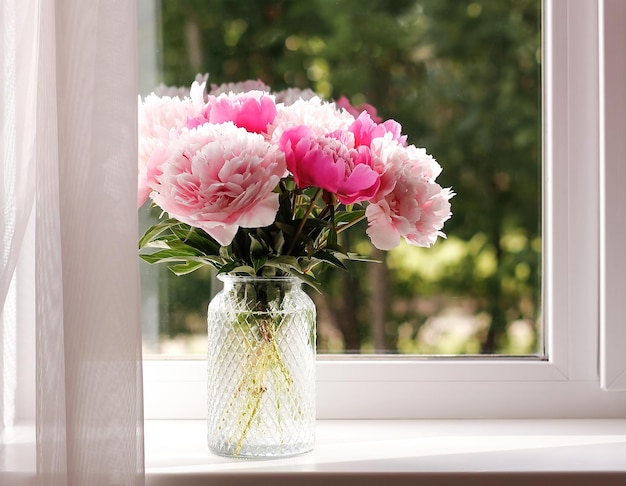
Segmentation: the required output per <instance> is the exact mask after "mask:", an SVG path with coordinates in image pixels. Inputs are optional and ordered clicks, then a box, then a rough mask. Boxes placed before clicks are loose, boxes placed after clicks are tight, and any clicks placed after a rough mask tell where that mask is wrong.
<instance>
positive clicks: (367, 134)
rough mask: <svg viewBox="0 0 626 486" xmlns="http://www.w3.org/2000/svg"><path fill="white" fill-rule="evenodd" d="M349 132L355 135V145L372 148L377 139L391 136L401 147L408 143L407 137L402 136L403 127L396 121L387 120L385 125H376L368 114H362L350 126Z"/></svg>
mask: <svg viewBox="0 0 626 486" xmlns="http://www.w3.org/2000/svg"><path fill="white" fill-rule="evenodd" d="M349 130H350V131H351V132H352V133H353V134H354V143H355V144H356V145H357V146H358V145H366V146H368V147H369V146H370V145H371V143H372V140H374V139H375V138H381V137H384V136H385V135H386V134H387V133H390V134H391V138H392V140H396V141H397V142H398V143H400V144H401V145H404V144H405V143H406V135H402V127H401V126H400V124H399V123H398V122H396V121H394V120H387V121H386V122H384V123H376V122H375V121H374V120H372V118H371V117H370V115H369V114H368V113H367V112H365V111H364V112H362V113H361V114H360V115H359V117H358V118H357V119H356V120H355V121H354V123H353V124H352V125H351V126H350V128H349Z"/></svg>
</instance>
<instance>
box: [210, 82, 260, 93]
mask: <svg viewBox="0 0 626 486" xmlns="http://www.w3.org/2000/svg"><path fill="white" fill-rule="evenodd" d="M248 91H263V92H265V93H269V92H270V87H269V86H268V85H266V84H265V83H264V82H263V81H261V80H253V79H249V80H247V81H241V82H238V83H223V84H220V85H216V84H212V85H211V91H210V92H209V94H210V95H212V96H219V95H221V94H230V93H234V94H239V93H247V92H248Z"/></svg>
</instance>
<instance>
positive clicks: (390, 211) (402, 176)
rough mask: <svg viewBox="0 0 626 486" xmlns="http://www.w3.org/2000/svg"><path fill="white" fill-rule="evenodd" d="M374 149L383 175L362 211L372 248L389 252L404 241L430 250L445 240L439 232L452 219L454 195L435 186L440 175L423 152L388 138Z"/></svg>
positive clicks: (428, 156)
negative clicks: (440, 240) (430, 247)
mask: <svg viewBox="0 0 626 486" xmlns="http://www.w3.org/2000/svg"><path fill="white" fill-rule="evenodd" d="M373 145H374V146H373V147H372V151H373V152H374V154H375V157H380V159H381V160H382V161H383V163H384V172H383V174H382V175H381V185H380V190H379V192H378V193H377V194H376V195H375V196H374V197H373V199H372V200H371V201H370V204H369V205H368V206H367V208H366V210H365V215H366V217H367V220H368V228H367V234H368V235H369V237H370V239H371V241H372V244H373V245H374V246H375V247H376V248H378V249H379V250H390V249H392V248H394V247H396V246H398V245H399V244H400V239H401V237H404V239H405V240H406V241H407V243H409V244H411V245H416V246H423V247H429V246H431V245H432V244H433V243H435V241H436V240H437V237H444V238H445V234H444V233H442V232H441V229H442V228H443V224H444V222H445V221H446V220H448V219H449V218H450V216H451V215H452V213H451V212H450V198H452V196H454V193H453V192H452V191H451V190H450V189H449V188H446V189H444V188H442V187H441V186H440V185H439V184H437V183H436V182H435V177H436V176H437V175H439V173H440V172H441V167H440V166H439V164H437V162H436V161H435V159H433V158H432V157H431V156H430V155H428V154H426V151H425V150H424V149H419V148H416V147H414V146H409V147H402V146H401V145H399V144H398V143H397V142H395V141H392V140H389V139H388V138H387V139H382V138H381V139H378V140H377V141H376V142H374V143H373Z"/></svg>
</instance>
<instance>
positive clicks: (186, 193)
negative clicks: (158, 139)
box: [149, 123, 285, 246]
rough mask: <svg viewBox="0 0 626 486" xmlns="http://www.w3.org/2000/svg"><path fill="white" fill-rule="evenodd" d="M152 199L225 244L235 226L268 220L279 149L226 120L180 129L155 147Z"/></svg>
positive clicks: (274, 205)
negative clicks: (166, 142)
mask: <svg viewBox="0 0 626 486" xmlns="http://www.w3.org/2000/svg"><path fill="white" fill-rule="evenodd" d="M149 165H150V168H149V170H150V171H151V172H152V173H153V174H154V177H153V179H152V180H153V183H152V186H151V189H152V190H153V192H152V195H151V197H152V199H153V200H154V202H155V203H156V204H157V205H158V206H160V207H161V208H162V209H163V210H164V211H166V212H167V213H168V214H169V215H170V216H171V217H173V218H176V219H178V220H179V221H181V222H183V223H187V224H189V225H191V226H194V227H196V228H202V229H203V230H204V231H206V232H207V233H208V234H209V235H211V236H212V237H213V238H215V239H216V240H217V241H218V243H219V244H220V245H223V246H226V245H229V244H230V243H231V242H232V240H233V238H234V237H235V234H236V232H237V230H238V229H239V227H244V228H258V227H264V226H269V225H270V224H272V223H273V222H274V219H275V216H276V212H277V210H278V194H276V193H274V192H273V190H274V188H275V187H276V185H277V184H278V181H279V180H280V178H281V176H282V175H283V174H284V172H285V160H284V156H283V154H282V153H281V152H280V151H279V150H277V149H275V148H273V147H272V146H271V145H270V144H269V143H268V142H266V141H265V140H264V138H263V136H262V135H258V134H254V133H250V132H247V131H246V130H244V129H243V128H238V127H236V126H235V125H234V124H232V123H223V124H220V125H209V124H206V125H200V126H198V127H197V128H194V129H184V130H183V131H182V132H181V134H180V136H179V137H178V138H177V139H176V140H172V141H170V143H169V145H168V146H167V148H163V149H161V150H157V151H155V153H154V154H153V157H152V159H151V161H150V164H149Z"/></svg>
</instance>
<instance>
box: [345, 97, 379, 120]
mask: <svg viewBox="0 0 626 486" xmlns="http://www.w3.org/2000/svg"><path fill="white" fill-rule="evenodd" d="M335 103H336V104H337V106H339V107H340V108H343V109H344V110H346V111H347V112H348V113H350V114H351V115H352V116H353V117H354V118H357V117H358V116H359V115H360V114H361V113H367V114H368V115H369V116H370V117H371V118H372V120H374V123H380V122H381V121H383V119H382V118H381V117H379V116H378V114H377V111H376V108H374V107H373V106H372V105H370V104H368V103H365V104H363V105H361V106H352V104H351V103H350V101H349V100H348V98H346V97H345V96H341V97H340V98H339V99H338V100H337V101H336V102H335Z"/></svg>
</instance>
